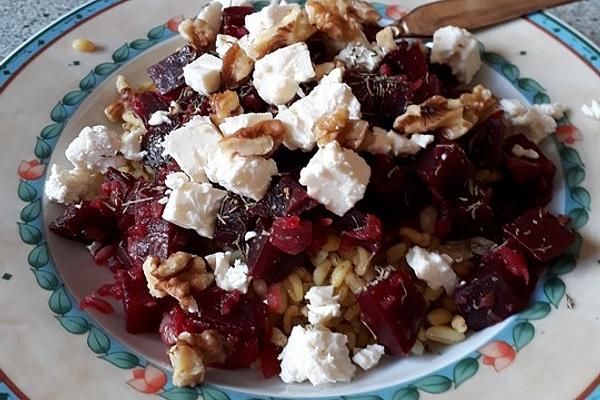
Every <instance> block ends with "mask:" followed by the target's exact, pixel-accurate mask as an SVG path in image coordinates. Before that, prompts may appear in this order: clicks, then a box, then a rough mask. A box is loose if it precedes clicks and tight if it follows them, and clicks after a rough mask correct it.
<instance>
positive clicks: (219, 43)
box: [215, 33, 238, 58]
mask: <svg viewBox="0 0 600 400" xmlns="http://www.w3.org/2000/svg"><path fill="white" fill-rule="evenodd" d="M237 41H238V39H237V38H236V37H235V36H230V35H223V34H220V33H219V34H218V35H217V39H216V40H215V47H216V49H217V54H218V55H219V57H221V58H223V56H225V53H227V51H228V50H229V49H230V48H231V46H233V45H234V43H236V42H237Z"/></svg>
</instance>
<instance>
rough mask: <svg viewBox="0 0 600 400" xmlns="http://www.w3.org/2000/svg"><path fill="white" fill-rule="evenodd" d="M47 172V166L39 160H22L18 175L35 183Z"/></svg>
mask: <svg viewBox="0 0 600 400" xmlns="http://www.w3.org/2000/svg"><path fill="white" fill-rule="evenodd" d="M45 170H46V166H45V165H44V164H40V162H39V161H38V160H37V159H33V160H29V161H25V160H21V163H20V164H19V169H18V173H19V176H20V177H21V178H23V179H25V180H28V181H33V180H35V179H38V178H39V177H40V176H42V175H44V171H45Z"/></svg>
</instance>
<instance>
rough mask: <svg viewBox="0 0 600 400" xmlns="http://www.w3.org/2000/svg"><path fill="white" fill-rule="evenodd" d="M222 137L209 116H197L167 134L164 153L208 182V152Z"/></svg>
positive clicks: (196, 178)
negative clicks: (206, 171)
mask: <svg viewBox="0 0 600 400" xmlns="http://www.w3.org/2000/svg"><path fill="white" fill-rule="evenodd" d="M221 138H222V135H221V133H220V132H219V130H218V129H217V127H215V126H214V125H213V123H212V122H211V120H210V118H209V117H200V116H196V117H194V118H192V119H191V120H190V121H188V122H187V123H186V124H184V125H183V126H182V127H181V128H178V129H175V130H174V131H171V133H169V134H168V135H167V136H165V139H164V141H163V142H162V146H163V148H164V151H163V155H169V156H171V157H173V159H175V161H177V164H179V166H180V167H181V169H182V170H183V172H185V173H186V174H188V175H189V176H190V177H191V178H192V180H194V181H195V182H198V183H202V182H207V180H206V175H205V173H204V167H205V166H206V163H207V156H206V155H207V153H208V151H209V149H211V148H212V147H214V146H215V145H216V144H217V142H218V141H219V140H220V139H221Z"/></svg>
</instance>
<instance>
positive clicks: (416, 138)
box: [410, 133, 435, 149]
mask: <svg viewBox="0 0 600 400" xmlns="http://www.w3.org/2000/svg"><path fill="white" fill-rule="evenodd" d="M434 139H435V137H434V136H433V135H423V134H420V133H415V134H413V135H411V136H410V141H411V142H414V143H416V144H418V145H419V146H420V147H421V148H423V149H425V148H427V146H429V145H430V144H431V143H433V140H434Z"/></svg>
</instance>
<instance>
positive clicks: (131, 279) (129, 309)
mask: <svg viewBox="0 0 600 400" xmlns="http://www.w3.org/2000/svg"><path fill="white" fill-rule="evenodd" d="M116 279H117V281H118V282H119V283H120V284H121V285H122V287H123V309H124V311H125V327H126V329H127V332H129V333H149V332H156V331H157V329H158V327H159V325H160V322H161V318H162V313H163V312H164V311H166V310H168V309H169V308H170V307H172V306H173V299H172V298H170V297H165V298H162V299H156V298H154V297H152V296H151V295H150V293H149V292H148V287H147V285H146V278H144V274H143V272H142V270H141V268H133V269H131V270H129V271H125V270H119V271H117V275H116Z"/></svg>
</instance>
